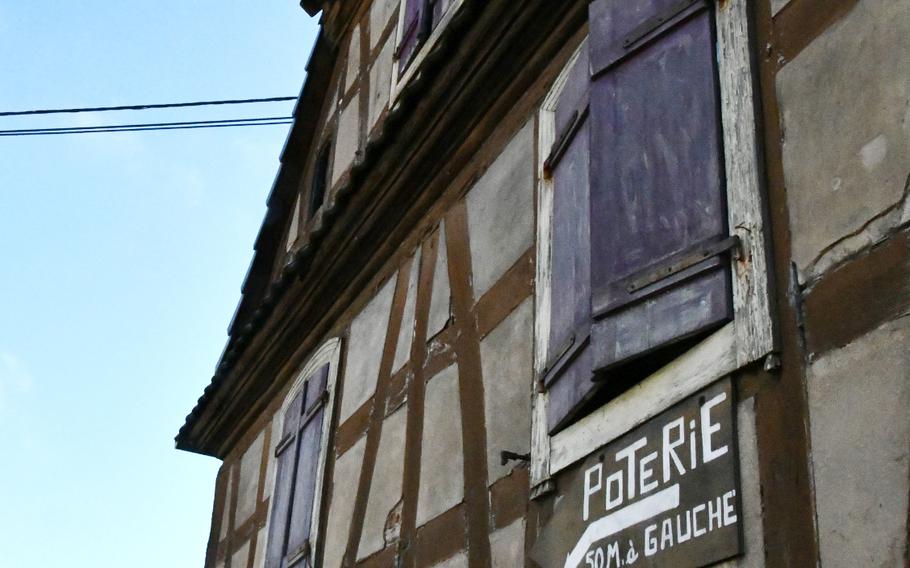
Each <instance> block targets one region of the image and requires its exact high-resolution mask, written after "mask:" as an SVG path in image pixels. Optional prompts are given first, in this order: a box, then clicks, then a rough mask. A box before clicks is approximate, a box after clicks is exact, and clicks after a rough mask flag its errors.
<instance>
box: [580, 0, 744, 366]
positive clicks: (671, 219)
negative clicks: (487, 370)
mask: <svg viewBox="0 0 910 568" xmlns="http://www.w3.org/2000/svg"><path fill="white" fill-rule="evenodd" d="M677 5H678V3H676V2H672V1H670V0H654V1H652V2H649V3H641V4H639V3H624V2H608V1H607V0H597V1H595V2H592V3H591V4H590V11H589V13H590V29H591V32H590V33H591V38H590V43H591V47H590V49H591V69H592V73H593V74H594V75H593V79H592V83H591V105H590V106H591V111H590V113H591V125H590V127H591V148H592V151H591V288H592V291H593V294H594V297H593V298H592V304H593V306H592V307H593V315H594V318H595V321H594V324H593V326H592V331H591V347H592V350H593V357H594V367H595V369H598V370H606V369H612V368H616V367H618V366H620V365H623V364H625V363H628V362H630V361H632V360H634V359H637V358H639V357H642V356H645V355H646V354H650V353H652V352H654V351H657V350H660V349H663V348H665V347H669V346H670V345H673V344H675V343H678V342H679V341H682V340H684V339H688V338H691V337H693V336H696V335H699V334H703V333H705V332H707V331H709V330H711V329H716V328H717V327H719V326H720V325H722V324H723V323H725V322H727V321H729V320H730V319H732V317H733V311H732V304H731V301H730V296H729V294H730V288H729V272H730V267H729V263H728V262H726V260H725V259H724V258H716V257H714V258H712V257H706V258H705V260H704V261H703V262H702V263H700V264H699V265H698V266H694V267H692V268H690V269H689V270H688V271H687V274H685V276H686V277H685V278H683V277H682V276H683V275H682V274H678V275H674V277H672V278H665V279H662V280H660V281H656V282H654V283H652V284H650V285H648V286H646V287H644V288H643V289H637V290H633V289H630V287H629V285H628V282H629V279H630V278H635V277H637V275H639V274H642V273H644V272H647V271H650V270H653V269H654V268H655V267H657V266H660V265H662V263H663V262H666V261H667V260H668V259H672V258H675V257H676V256H677V255H682V254H685V253H686V252H689V251H691V250H694V249H697V248H701V247H703V246H705V245H706V244H709V243H714V242H717V241H721V240H723V239H724V238H726V237H727V235H728V233H727V226H726V225H727V222H726V221H727V220H726V217H725V214H724V211H725V207H726V205H725V202H726V199H725V195H724V180H723V163H722V162H723V154H722V151H721V140H720V124H719V113H718V108H719V103H720V101H719V97H718V93H717V90H718V80H717V76H716V72H715V59H716V56H715V51H714V47H715V46H714V32H713V29H712V18H711V13H710V10H709V9H708V6H706V5H705V3H703V2H696V3H692V4H689V5H688V6H687V7H686V8H685V9H683V10H682V11H678V12H676V11H675V10H676V9H677ZM671 9H672V10H671ZM668 10H670V12H669V15H667V14H668V12H667V11H668ZM659 18H663V19H659ZM652 21H653V22H658V24H657V25H656V27H654V29H653V30H651V31H648V32H647V33H644V34H641V33H640V32H639V31H637V30H639V29H640V28H641V26H642V25H643V24H649V22H652ZM630 34H631V35H630ZM630 37H634V38H635V39H634V40H630V39H629V38H630ZM629 41H631V44H629V43H628V42H629Z"/></svg>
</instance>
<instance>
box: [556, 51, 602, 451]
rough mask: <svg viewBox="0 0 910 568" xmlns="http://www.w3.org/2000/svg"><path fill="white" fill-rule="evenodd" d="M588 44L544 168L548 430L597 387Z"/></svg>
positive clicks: (566, 90)
mask: <svg viewBox="0 0 910 568" xmlns="http://www.w3.org/2000/svg"><path fill="white" fill-rule="evenodd" d="M588 69H589V63H588V47H587V44H585V45H584V46H583V47H582V48H581V51H580V52H579V57H578V59H577V60H576V63H575V64H574V66H573V67H572V69H571V70H570V71H569V74H568V77H567V79H566V83H565V86H564V87H563V90H562V93H561V94H560V96H559V100H558V101H557V102H556V109H555V115H556V116H555V122H556V125H555V126H556V142H555V143H554V145H553V149H552V150H551V152H550V154H549V156H548V157H547V161H546V163H545V168H546V169H547V171H548V172H549V173H550V175H551V177H552V180H553V234H552V241H551V247H552V249H551V258H552V263H551V271H552V275H551V279H550V286H551V308H550V336H549V341H548V345H549V348H548V350H547V366H546V369H545V371H544V375H543V382H544V386H545V388H546V389H547V391H548V393H549V403H548V404H547V413H548V416H547V422H548V429H549V431H550V432H551V433H553V432H555V431H556V430H558V429H559V428H560V427H561V426H562V425H563V424H565V423H566V422H567V421H568V420H570V419H571V418H572V416H573V415H574V413H575V412H576V411H577V410H578V408H579V407H580V406H581V405H582V404H583V403H584V402H585V400H587V399H588V398H589V397H590V396H591V395H592V394H593V393H594V390H595V388H596V387H597V386H598V385H596V384H595V383H593V382H592V381H591V353H590V349H588V336H589V333H590V327H591V324H590V315H591V285H590V277H591V275H590V228H589V223H588V194H589V189H588V164H589V147H590V144H589V138H588V136H589V126H588V124H589V120H588V91H589V80H588V76H589V71H588Z"/></svg>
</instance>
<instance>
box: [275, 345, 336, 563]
mask: <svg viewBox="0 0 910 568" xmlns="http://www.w3.org/2000/svg"><path fill="white" fill-rule="evenodd" d="M328 375H329V364H328V363H326V364H325V365H323V366H321V367H320V368H319V369H317V370H316V372H314V373H313V374H312V375H310V376H309V377H308V378H307V382H306V385H305V387H304V389H302V390H303V391H305V392H306V395H305V401H306V402H305V403H304V408H305V410H304V413H303V416H302V417H301V421H300V434H299V438H300V442H299V445H298V446H297V447H298V451H297V468H296V475H295V479H294V489H293V493H292V495H293V496H292V503H291V513H290V520H289V523H288V539H287V546H286V548H285V559H286V560H285V567H289V566H291V564H293V563H294V561H296V560H297V559H301V560H302V559H303V557H304V556H306V555H308V554H309V552H310V549H311V547H310V528H311V524H312V522H311V521H312V519H313V503H314V501H315V498H316V495H315V491H316V474H317V468H318V466H319V450H320V448H321V443H322V418H323V416H324V415H325V405H324V404H323V403H324V401H325V397H324V396H323V393H324V392H325V387H326V381H327V379H328ZM301 566H306V564H301Z"/></svg>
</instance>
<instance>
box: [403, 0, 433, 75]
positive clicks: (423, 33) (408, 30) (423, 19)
mask: <svg viewBox="0 0 910 568" xmlns="http://www.w3.org/2000/svg"><path fill="white" fill-rule="evenodd" d="M431 26H432V14H431V7H430V6H429V4H428V0H405V8H404V20H403V21H402V32H401V41H400V42H399V44H398V50H397V55H398V75H399V76H401V75H403V74H404V72H405V71H406V70H407V68H408V65H410V63H411V60H412V59H413V57H414V54H415V53H416V52H417V48H418V47H419V46H420V44H421V43H423V41H424V40H426V38H427V36H428V35H429V31H430V29H431Z"/></svg>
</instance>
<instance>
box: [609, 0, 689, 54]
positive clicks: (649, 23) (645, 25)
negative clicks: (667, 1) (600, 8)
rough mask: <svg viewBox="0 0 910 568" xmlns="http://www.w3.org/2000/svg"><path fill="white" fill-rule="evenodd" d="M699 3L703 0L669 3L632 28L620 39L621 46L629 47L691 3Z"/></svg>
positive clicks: (682, 0) (681, 0) (684, 0)
mask: <svg viewBox="0 0 910 568" xmlns="http://www.w3.org/2000/svg"><path fill="white" fill-rule="evenodd" d="M696 3H701V4H704V3H705V2H704V0H680V1H679V2H676V3H675V4H671V5H670V7H669V8H667V9H666V10H665V11H664V12H663V13H662V14H658V15H656V16H654V17H652V18H648V19H647V20H645V21H644V22H642V23H641V24H640V25H639V26H637V27H636V28H635V29H633V30H632V31H631V32H630V33H629V35H627V36H626V37H625V38H624V39H623V40H622V46H623V48H624V49H630V48H631V47H632V46H634V45H635V44H636V43H638V42H639V41H641V40H642V39H644V38H645V37H647V36H649V35H650V34H651V32H653V31H655V30H656V29H657V28H659V27H661V26H662V25H664V24H666V23H667V22H669V21H670V20H672V19H673V18H675V17H676V16H678V15H679V14H680V13H681V12H682V11H683V10H685V9H686V8H688V7H689V6H691V5H692V4H696Z"/></svg>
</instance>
